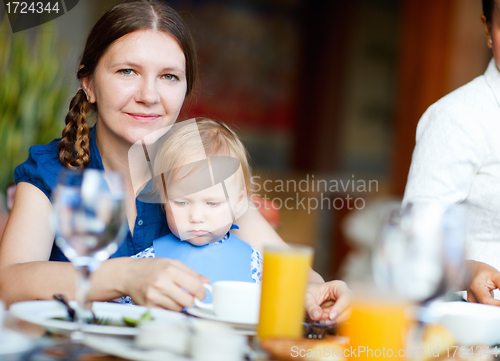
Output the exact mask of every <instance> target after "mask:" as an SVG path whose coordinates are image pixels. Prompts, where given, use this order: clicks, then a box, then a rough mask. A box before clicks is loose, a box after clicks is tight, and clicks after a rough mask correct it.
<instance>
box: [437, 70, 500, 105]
mask: <svg viewBox="0 0 500 361" xmlns="http://www.w3.org/2000/svg"><path fill="white" fill-rule="evenodd" d="M433 106H434V107H436V108H438V109H448V110H453V109H456V110H457V111H462V110H467V109H470V110H474V111H478V110H479V111H480V110H481V109H482V108H484V107H485V106H486V107H488V108H490V107H496V108H498V105H497V102H496V99H495V94H494V92H493V90H492V89H491V87H490V86H489V84H488V82H487V81H486V78H485V76H484V75H481V76H478V77H477V78H475V79H474V80H472V81H470V82H469V83H467V84H465V85H462V86H461V87H459V88H457V89H455V90H454V91H452V92H451V93H449V94H447V95H445V96H444V97H442V98H441V99H439V100H438V101H437V102H436V103H434V105H433ZM499 110H500V108H499Z"/></svg>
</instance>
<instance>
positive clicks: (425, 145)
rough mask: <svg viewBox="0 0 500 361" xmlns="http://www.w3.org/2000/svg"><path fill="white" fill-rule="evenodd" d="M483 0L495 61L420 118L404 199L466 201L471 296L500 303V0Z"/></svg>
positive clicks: (466, 283)
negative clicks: (480, 74)
mask: <svg viewBox="0 0 500 361" xmlns="http://www.w3.org/2000/svg"><path fill="white" fill-rule="evenodd" d="M482 2H483V15H482V16H481V21H482V23H483V26H484V28H485V31H486V37H487V44H488V47H490V48H491V49H492V51H493V59H491V61H490V63H489V65H488V68H487V69H486V72H485V73H484V74H483V75H482V76H479V77H477V78H476V79H474V80H472V81H471V82H470V83H468V84H466V85H464V86H462V87H460V88H458V89H457V90H455V91H453V92H451V93H450V94H448V95H446V96H445V97H443V98H442V99H440V100H439V101H437V102H436V103H434V104H433V105H431V106H430V107H429V109H427V111H426V112H425V113H424V115H423V116H422V118H421V119H420V121H419V123H418V126H417V136H416V146H415V150H414V152H413V158H412V163H411V167H410V172H409V175H408V182H407V185H406V190H405V195H404V199H403V204H406V203H408V202H415V201H441V202H445V203H450V204H453V203H463V204H464V205H465V206H466V208H467V214H468V227H467V234H466V239H467V243H468V256H467V258H468V259H469V261H468V262H467V264H468V266H469V272H468V276H467V278H466V279H465V280H464V284H463V287H464V289H466V290H467V291H468V292H467V300H468V301H471V302H481V303H488V304H495V305H498V306H500V301H499V300H495V299H494V298H493V297H492V294H491V292H492V291H493V290H494V289H497V288H498V287H500V272H499V271H498V269H500V71H499V70H498V68H499V64H500V9H499V6H500V3H499V0H482ZM496 292H497V293H498V294H497V298H500V292H498V291H496Z"/></svg>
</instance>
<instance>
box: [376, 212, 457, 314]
mask: <svg viewBox="0 0 500 361" xmlns="http://www.w3.org/2000/svg"><path fill="white" fill-rule="evenodd" d="M464 252H465V208H464V206H463V205H460V204H452V205H450V204H444V203H439V202H416V203H408V204H407V205H406V206H405V207H404V208H403V209H402V210H394V211H393V212H392V213H391V214H390V216H389V218H388V220H387V221H386V222H385V223H384V224H383V225H382V228H381V232H380V237H379V239H378V244H377V246H376V248H375V252H374V259H373V274H374V278H375V282H376V283H377V284H378V285H379V286H380V287H382V288H387V289H390V290H392V291H395V292H397V293H399V294H401V295H405V296H407V297H408V298H409V299H411V300H413V301H415V302H417V303H420V304H423V305H425V304H427V303H429V302H430V301H432V300H434V299H436V298H438V297H440V296H443V295H445V294H446V293H447V292H448V291H450V290H451V289H452V288H453V287H454V286H455V285H456V283H457V281H458V280H459V278H460V277H461V276H462V274H461V269H462V268H463V262H464Z"/></svg>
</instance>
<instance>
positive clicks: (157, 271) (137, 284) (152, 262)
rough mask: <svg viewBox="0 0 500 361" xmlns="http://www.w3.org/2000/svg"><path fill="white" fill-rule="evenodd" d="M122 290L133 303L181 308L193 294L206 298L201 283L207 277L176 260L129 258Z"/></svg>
mask: <svg viewBox="0 0 500 361" xmlns="http://www.w3.org/2000/svg"><path fill="white" fill-rule="evenodd" d="M126 275H127V276H126V279H124V280H123V282H124V286H123V291H122V292H123V293H124V294H126V295H129V296H130V297H131V298H132V300H133V301H134V303H136V304H139V305H144V306H150V307H163V308H167V309H169V310H173V311H182V309H183V307H191V306H193V304H194V297H197V298H199V299H200V300H202V299H204V298H205V288H204V287H203V283H208V282H209V279H208V278H206V277H203V276H200V275H199V274H198V273H196V272H195V271H193V270H192V269H190V268H189V267H187V266H186V265H184V264H183V263H182V262H180V261H177V260H171V259H167V258H145V259H133V258H131V259H130V262H129V264H128V268H127V272H126Z"/></svg>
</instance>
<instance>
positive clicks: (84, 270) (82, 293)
mask: <svg viewBox="0 0 500 361" xmlns="http://www.w3.org/2000/svg"><path fill="white" fill-rule="evenodd" d="M76 270H77V278H78V279H77V287H76V301H77V303H78V308H77V310H76V328H75V330H74V331H73V332H72V333H71V339H72V340H73V342H76V343H81V342H83V338H84V332H83V326H84V325H85V324H86V323H87V322H86V321H87V319H88V314H89V313H90V312H89V311H90V310H91V308H92V303H91V302H87V295H88V292H89V290H90V279H89V276H90V269H89V266H88V265H81V266H79V267H76Z"/></svg>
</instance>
